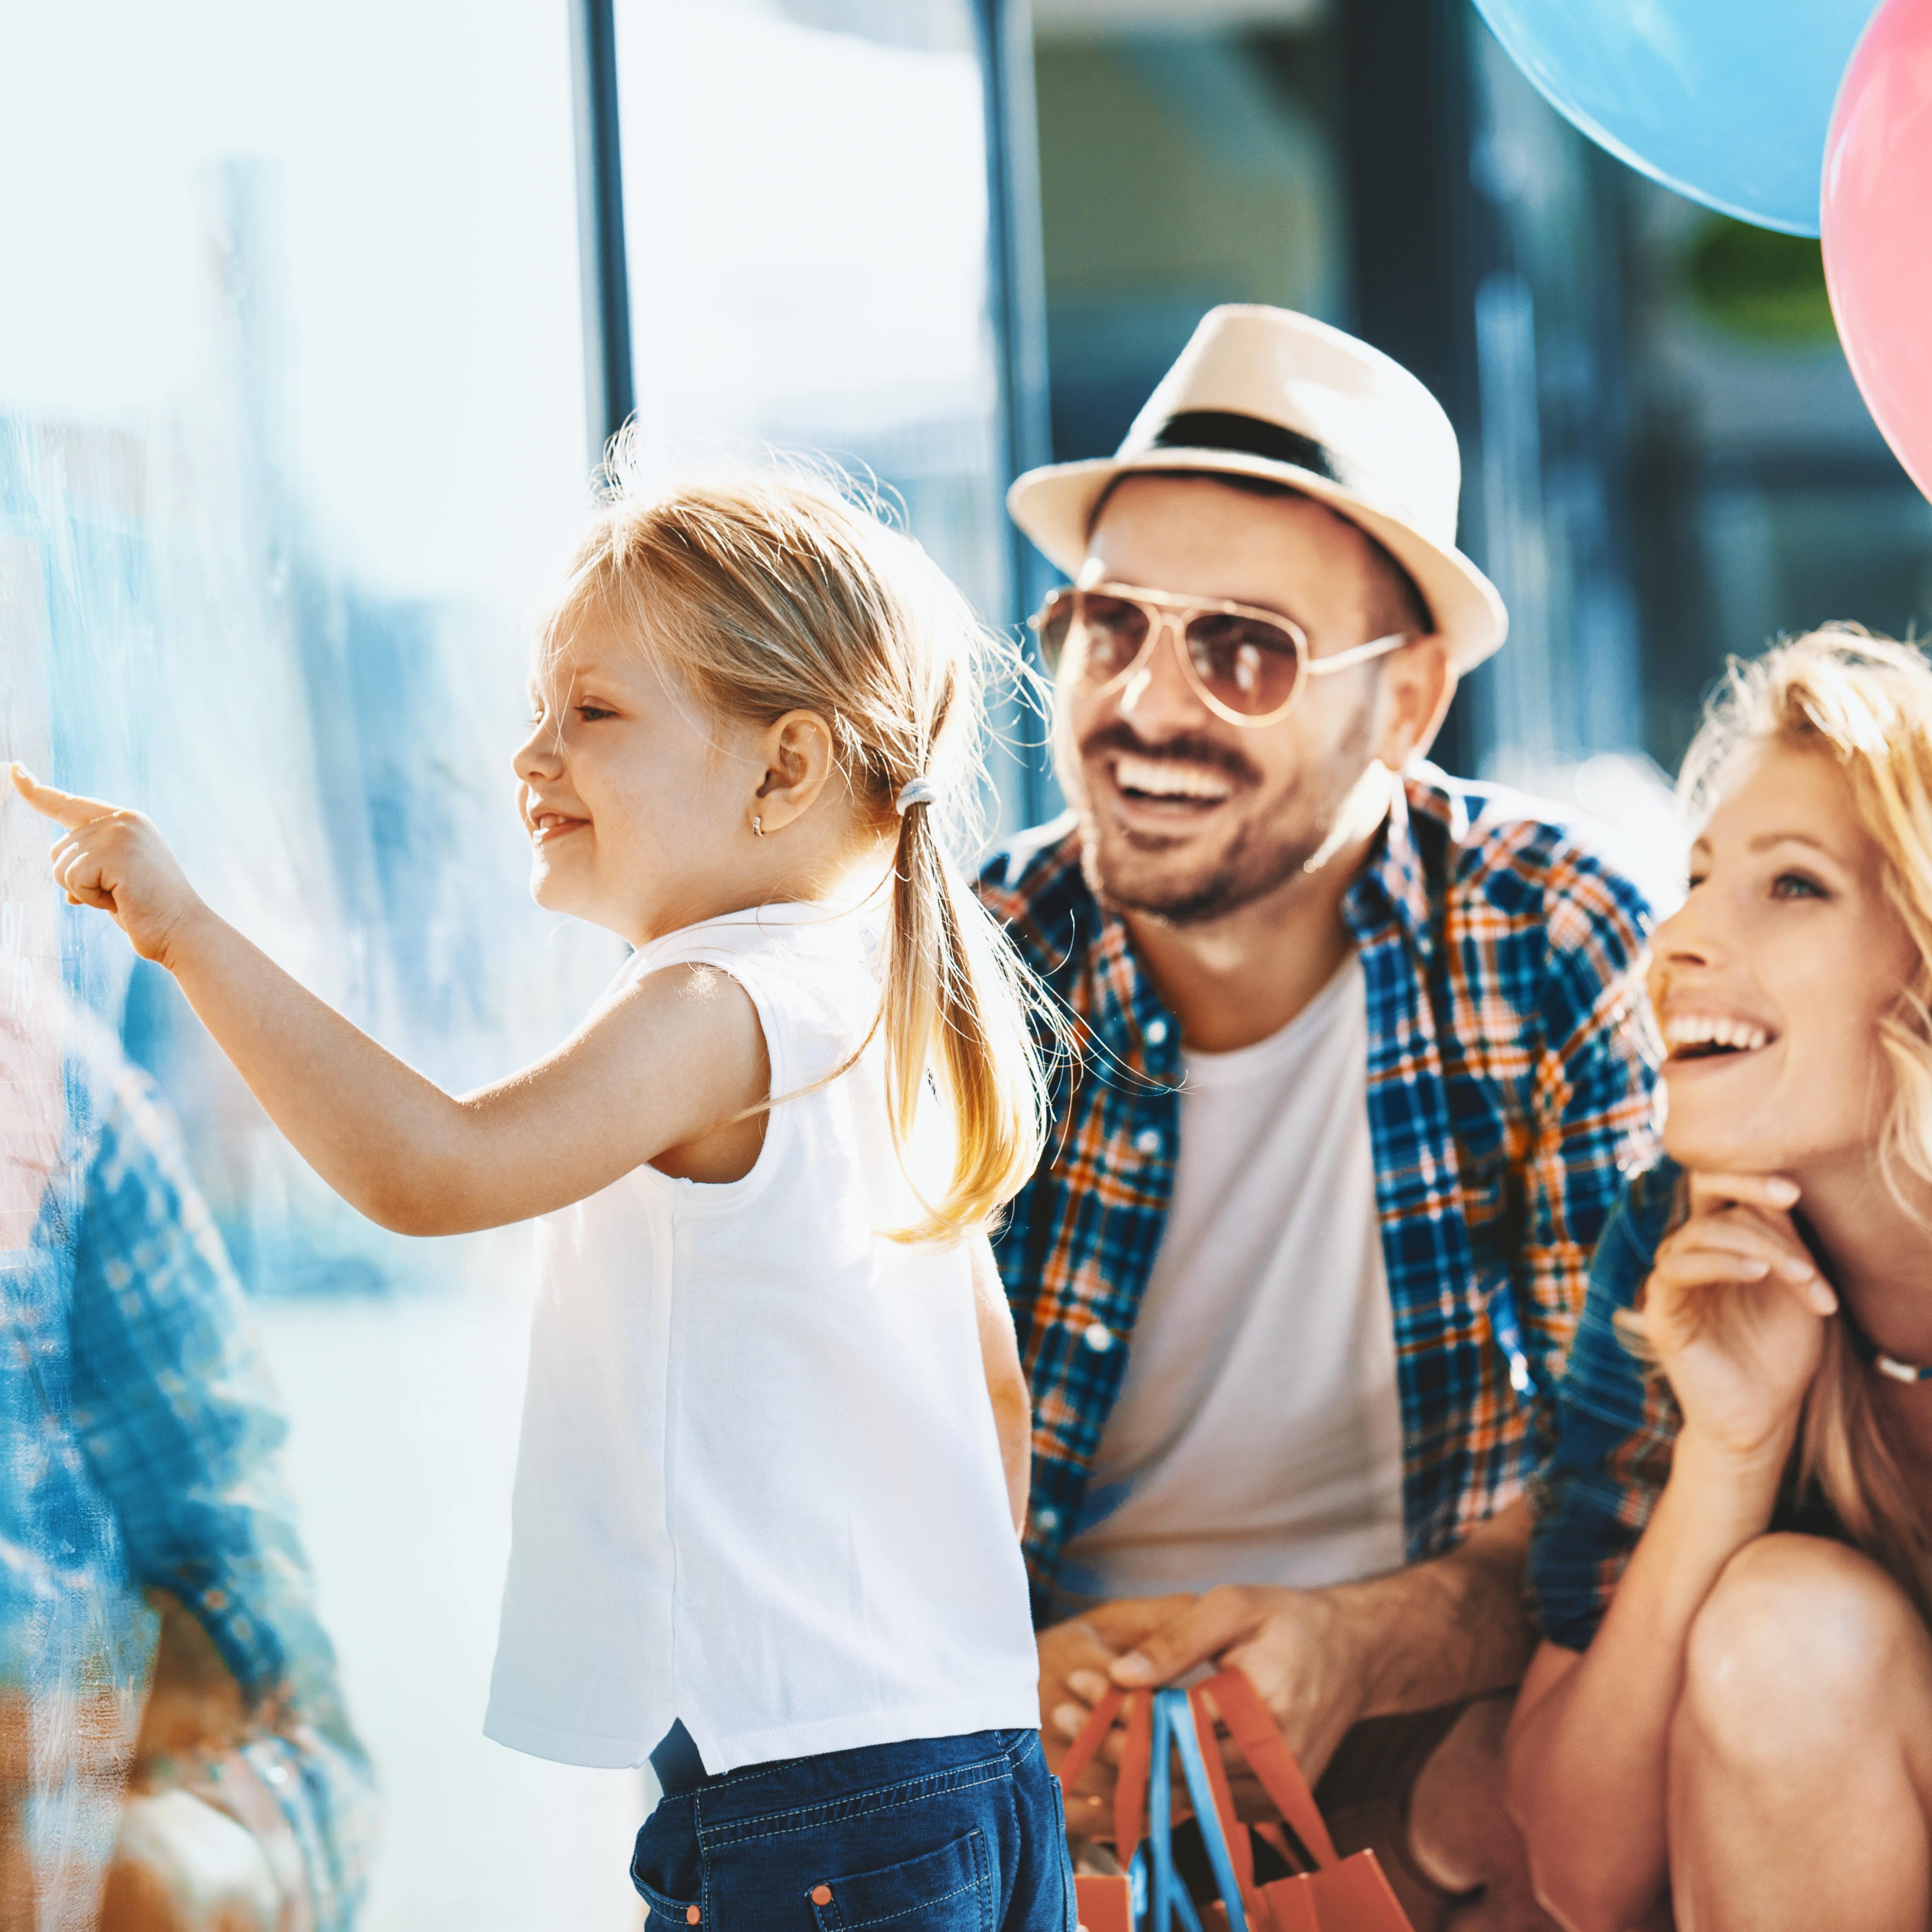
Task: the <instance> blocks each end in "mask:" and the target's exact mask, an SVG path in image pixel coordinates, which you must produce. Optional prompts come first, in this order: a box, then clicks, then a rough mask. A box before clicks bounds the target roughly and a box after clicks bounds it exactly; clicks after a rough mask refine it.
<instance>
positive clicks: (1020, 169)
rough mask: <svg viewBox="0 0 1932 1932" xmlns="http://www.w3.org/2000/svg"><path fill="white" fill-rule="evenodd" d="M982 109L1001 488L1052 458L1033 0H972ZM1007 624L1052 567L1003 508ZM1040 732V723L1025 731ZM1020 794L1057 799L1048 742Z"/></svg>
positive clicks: (1033, 814) (1041, 808)
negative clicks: (1041, 245)
mask: <svg viewBox="0 0 1932 1932" xmlns="http://www.w3.org/2000/svg"><path fill="white" fill-rule="evenodd" d="M973 10H974V19H975V21H976V23H977V26H978V29H979V40H980V74H981V76H982V77H983V89H984V95H985V100H986V174H987V178H986V217H987V221H986V228H987V247H988V257H989V259H988V262H987V292H988V296H989V309H990V311H991V314H992V327H993V347H994V355H995V366H996V368H997V370H998V377H999V385H1000V418H999V436H1000V449H999V468H1000V487H1001V490H1002V492H1004V490H1005V487H1006V486H1007V484H1009V483H1010V482H1011V481H1013V478H1015V477H1016V476H1017V475H1019V474H1020V473H1021V472H1022V471H1024V470H1027V469H1032V468H1034V467H1035V466H1037V465H1038V464H1040V463H1046V462H1050V461H1051V460H1052V454H1053V431H1052V417H1051V415H1050V413H1049V407H1048V404H1049V397H1048V389H1047V363H1046V267H1045V264H1044V262H1043V258H1042V256H1041V253H1040V153H1039V130H1038V126H1037V120H1036V110H1035V107H1034V79H1033V10H1032V7H1031V0H974V8H973ZM1002 528H1003V529H1004V532H1005V539H1006V548H1007V571H1006V577H1007V608H1006V609H1005V610H1004V611H1002V612H1001V613H999V614H1000V616H1001V618H1002V619H1004V621H1005V622H1008V623H1013V624H1016V623H1019V622H1022V620H1023V619H1025V616H1026V614H1027V613H1028V612H1029V611H1030V610H1032V609H1034V607H1035V606H1036V605H1037V604H1038V602H1039V601H1040V598H1041V597H1042V596H1043V595H1044V594H1045V590H1046V583H1047V580H1048V578H1049V577H1050V575H1051V574H1052V572H1051V570H1050V567H1049V565H1047V563H1046V561H1045V560H1044V559H1043V558H1042V557H1041V556H1040V554H1039V553H1038V552H1037V550H1034V547H1033V546H1032V544H1030V543H1029V542H1028V541H1027V540H1026V538H1025V537H1023V536H1022V535H1021V534H1020V532H1019V529H1017V528H1016V527H1015V526H1014V525H1013V523H1012V522H1011V520H1009V519H1007V518H1006V517H1005V516H1004V511H1003V512H1002ZM1022 735H1023V736H1025V737H1028V738H1031V737H1037V736H1038V735H1039V733H1038V731H1037V728H1036V729H1034V730H1031V731H1030V732H1026V733H1023V734H1022ZM1024 791H1025V796H1024V797H1023V798H1022V799H1016V800H1013V801H1012V803H1013V805H1015V806H1016V807H1017V808H1019V811H1020V812H1021V813H1022V815H1023V816H1024V817H1025V818H1026V819H1027V820H1029V821H1031V820H1034V819H1037V818H1040V817H1043V816H1045V815H1046V813H1047V812H1048V811H1050V810H1052V809H1054V808H1055V807H1056V805H1057V802H1058V799H1057V793H1055V789H1054V786H1053V781H1052V775H1051V773H1050V772H1049V769H1048V764H1047V759H1046V750H1045V748H1044V746H1035V747H1032V748H1031V754H1030V755H1029V757H1028V763H1027V769H1026V773H1025V786H1024Z"/></svg>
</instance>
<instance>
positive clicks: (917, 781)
mask: <svg viewBox="0 0 1932 1932" xmlns="http://www.w3.org/2000/svg"><path fill="white" fill-rule="evenodd" d="M938 797H939V789H938V787H937V786H936V785H935V784H934V783H933V782H932V779H930V778H928V777H927V776H926V774H925V772H920V773H919V776H918V777H917V778H907V780H906V781H905V783H904V784H902V785H901V786H900V787H899V795H898V798H897V799H895V801H894V802H893V809H894V810H895V811H897V812H898V815H899V816H900V817H901V818H903V817H904V816H905V815H906V814H907V812H909V811H911V809H912V808H913V806H914V805H932V804H934V803H935V802H937V801H938Z"/></svg>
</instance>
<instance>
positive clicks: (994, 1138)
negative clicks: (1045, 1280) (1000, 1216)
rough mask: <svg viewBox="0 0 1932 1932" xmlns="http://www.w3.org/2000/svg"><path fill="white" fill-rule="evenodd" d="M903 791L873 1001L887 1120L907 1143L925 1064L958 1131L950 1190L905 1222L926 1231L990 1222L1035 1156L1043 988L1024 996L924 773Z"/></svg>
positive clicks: (1040, 1114)
mask: <svg viewBox="0 0 1932 1932" xmlns="http://www.w3.org/2000/svg"><path fill="white" fill-rule="evenodd" d="M908 794H913V795H911V796H908ZM900 796H901V798H902V799H904V805H903V808H902V809H901V812H900V817H899V835H898V850H897V851H896V853H895V854H894V856H893V861H892V907H891V912H890V915H889V923H888V929H887V940H886V962H885V970H884V974H883V997H882V999H881V1002H880V1025H881V1027H882V1029H883V1033H884V1035H885V1042H886V1069H887V1072H886V1079H887V1085H888V1091H889V1097H890V1103H891V1107H892V1127H893V1131H894V1133H895V1135H896V1136H898V1139H899V1141H900V1142H901V1145H904V1142H906V1141H907V1139H909V1138H910V1135H911V1133H912V1130H913V1121H914V1119H915V1118H916V1115H917V1113H918V1110H919V1100H920V1096H921V1092H922V1088H923V1086H924V1083H925V1081H926V1078H927V1076H928V1073H930V1075H931V1077H932V1079H933V1081H934V1082H935V1085H936V1086H937V1087H938V1091H939V1094H940V1097H941V1099H942V1100H944V1102H946V1103H947V1106H948V1108H949V1110H950V1113H951V1115H952V1118H953V1133H954V1154H953V1181H952V1186H951V1188H950V1190H949V1192H948V1193H947V1197H946V1199H944V1201H943V1202H938V1203H935V1204H929V1220H928V1221H927V1222H926V1223H925V1224H924V1225H923V1226H921V1227H919V1228H917V1229H911V1230H908V1231H907V1232H908V1233H909V1234H910V1235H911V1236H912V1238H931V1237H933V1236H945V1235H950V1234H953V1233H956V1232H963V1231H965V1229H969V1228H972V1227H974V1226H978V1225H980V1224H981V1223H984V1222H985V1221H986V1220H988V1219H989V1217H992V1215H993V1214H995V1213H997V1212H998V1210H999V1209H1000V1208H1001V1207H1002V1206H1003V1205H1004V1204H1005V1203H1006V1202H1007V1201H1008V1200H1009V1199H1011V1198H1012V1196H1013V1194H1015V1193H1016V1192H1017V1191H1018V1190H1019V1187H1020V1186H1021V1185H1022V1184H1024V1183H1025V1181H1026V1179H1027V1178H1028V1177H1029V1176H1030V1175H1031V1174H1032V1172H1033V1171H1034V1167H1035V1166H1037V1164H1038V1163H1039V1160H1040V1151H1041V1148H1042V1145H1043V1130H1044V1124H1045V1106H1044V1083H1043V1082H1042V1080H1041V1079H1040V1072H1039V1061H1038V1059H1037V1056H1036V1055H1035V1052H1034V1048H1033V1043H1032V1041H1031V1039H1030V1037H1028V1028H1027V1013H1028V1007H1029V1006H1030V1005H1031V1004H1034V1003H1035V1002H1036V1001H1038V1000H1040V999H1041V998H1043V995H1030V993H1029V989H1028V986H1027V984H1026V982H1025V968H1023V967H1022V965H1021V964H1020V962H1019V960H1018V959H1016V957H1015V956H1014V955H1013V951H1012V949H1011V947H1010V946H1009V945H1008V944H1007V941H1006V940H1005V938H1004V935H1002V934H1001V932H1000V931H999V930H998V928H997V927H996V926H995V925H994V923H993V921H992V917H991V916H990V915H989V913H987V911H986V908H985V907H983V906H982V905H981V904H980V901H979V900H978V898H977V897H975V896H974V893H973V892H972V891H971V889H970V888H969V887H968V885H967V883H966V881H965V879H964V878H963V877H961V875H960V873H959V868H958V867H957V866H956V865H954V864H953V861H952V859H950V857H949V856H948V855H947V851H946V848H945V847H944V844H942V843H941V841H940V838H939V837H938V832H937V831H936V829H935V826H934V825H933V823H932V808H933V804H934V802H935V801H934V799H933V796H932V785H931V781H929V780H928V779H926V778H924V777H923V775H919V776H916V777H915V778H913V779H912V780H911V781H909V782H908V784H907V785H906V786H905V787H903V788H902V789H901V793H900ZM1017 1070H1025V1074H1024V1077H1023V1078H1022V1079H1016V1077H1015V1075H1016V1071H1017Z"/></svg>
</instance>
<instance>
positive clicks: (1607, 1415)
mask: <svg viewBox="0 0 1932 1932" xmlns="http://www.w3.org/2000/svg"><path fill="white" fill-rule="evenodd" d="M1681 1178H1682V1170H1681V1169H1679V1167H1678V1166H1677V1165H1676V1163H1675V1162H1674V1161H1671V1160H1663V1159H1660V1160H1658V1163H1657V1164H1656V1165H1655V1166H1654V1167H1651V1168H1649V1169H1646V1170H1645V1171H1644V1172H1643V1173H1640V1174H1637V1175H1632V1176H1631V1181H1630V1184H1629V1187H1628V1190H1626V1192H1625V1196H1624V1199H1622V1201H1621V1202H1619V1204H1618V1205H1617V1208H1616V1212H1615V1213H1614V1214H1612V1215H1611V1217H1610V1220H1609V1221H1608V1222H1607V1223H1606V1224H1605V1226H1604V1232H1603V1237H1602V1238H1601V1240H1600V1241H1598V1244H1597V1256H1596V1259H1595V1262H1593V1263H1592V1266H1591V1269H1590V1292H1589V1298H1588V1299H1587V1300H1586V1301H1585V1303H1584V1304H1583V1319H1582V1321H1581V1322H1580V1323H1579V1324H1578V1325H1577V1340H1576V1342H1575V1343H1574V1346H1572V1347H1571V1351H1570V1364H1569V1367H1568V1372H1567V1373H1565V1376H1564V1379H1563V1388H1562V1396H1561V1400H1560V1403H1559V1423H1560V1426H1559V1431H1558V1435H1557V1439H1556V1449H1555V1451H1554V1452H1553V1454H1552V1455H1551V1456H1550V1459H1549V1460H1548V1461H1547V1463H1545V1464H1544V1466H1543V1468H1542V1469H1540V1470H1538V1472H1537V1475H1536V1477H1535V1481H1534V1482H1533V1483H1532V1486H1531V1487H1532V1494H1533V1495H1534V1496H1535V1507H1536V1529H1535V1534H1534V1535H1533V1536H1532V1538H1531V1539H1530V1546H1529V1583H1530V1594H1531V1598H1532V1603H1533V1604H1534V1607H1535V1612H1536V1619H1537V1622H1538V1625H1539V1626H1540V1628H1541V1630H1542V1631H1543V1634H1544V1636H1545V1637H1548V1638H1549V1639H1550V1641H1551V1642H1552V1643H1560V1644H1562V1645H1564V1646H1566V1647H1567V1648H1568V1649H1571V1650H1587V1649H1589V1646H1590V1640H1591V1639H1592V1638H1593V1637H1595V1635H1596V1634H1597V1627H1598V1625H1599V1624H1601V1622H1603V1620H1604V1612H1605V1611H1606V1610H1608V1609H1609V1608H1610V1598H1612V1596H1613V1595H1615V1594H1616V1587H1617V1585H1618V1583H1619V1582H1620V1581H1621V1580H1622V1577H1623V1574H1624V1569H1625V1565H1627V1564H1628V1562H1630V1559H1631V1552H1632V1551H1633V1550H1635V1549H1636V1547H1637V1539H1638V1538H1640V1536H1642V1535H1643V1532H1644V1529H1645V1527H1646V1525H1647V1524H1648V1523H1649V1521H1650V1518H1651V1513H1652V1511H1654V1510H1655V1508H1656V1507H1657V1499H1658V1497H1659V1496H1661V1495H1662V1494H1663V1493H1664V1484H1665V1482H1666V1481H1667V1479H1668V1478H1669V1476H1670V1454H1671V1446H1672V1445H1673V1443H1674V1442H1676V1439H1677V1431H1678V1428H1679V1425H1680V1424H1681V1422H1682V1414H1681V1412H1680V1411H1679V1409H1678V1406H1677V1404H1676V1400H1675V1399H1674V1398H1673V1396H1672V1395H1671V1393H1670V1385H1669V1384H1668V1383H1667V1382H1665V1381H1664V1379H1662V1377H1661V1376H1653V1375H1652V1374H1650V1373H1649V1372H1648V1371H1647V1370H1646V1369H1645V1367H1644V1365H1643V1362H1642V1361H1640V1359H1639V1358H1637V1356H1636V1355H1634V1354H1632V1353H1631V1349H1630V1347H1629V1345H1628V1343H1626V1342H1625V1340H1624V1339H1623V1337H1622V1336H1621V1335H1620V1334H1618V1332H1617V1327H1616V1318H1617V1316H1618V1314H1619V1312H1620V1311H1622V1310H1625V1309H1628V1308H1630V1307H1632V1306H1634V1304H1635V1302H1636V1300H1637V1293H1638V1291H1639V1290H1640V1289H1642V1287H1643V1284H1644V1283H1645V1281H1646V1280H1647V1279H1648V1278H1649V1274H1650V1268H1651V1263H1652V1260H1653V1259H1655V1256H1656V1253H1657V1249H1658V1243H1659V1242H1661V1241H1662V1240H1663V1239H1664V1235H1666V1234H1667V1232H1669V1230H1670V1225H1671V1222H1672V1220H1673V1218H1674V1217H1675V1214H1676V1207H1677V1197H1678V1183H1679V1180H1680V1179H1681Z"/></svg>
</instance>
